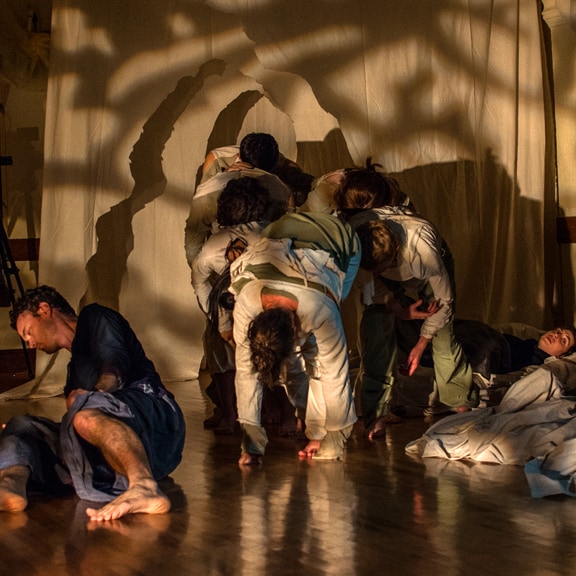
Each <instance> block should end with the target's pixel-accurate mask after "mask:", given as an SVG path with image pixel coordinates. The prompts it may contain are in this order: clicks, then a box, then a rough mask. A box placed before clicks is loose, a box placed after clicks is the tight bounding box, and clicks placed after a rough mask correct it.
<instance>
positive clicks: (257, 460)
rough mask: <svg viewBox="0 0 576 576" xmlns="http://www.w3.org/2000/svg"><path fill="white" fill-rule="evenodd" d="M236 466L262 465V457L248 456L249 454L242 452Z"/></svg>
mask: <svg viewBox="0 0 576 576" xmlns="http://www.w3.org/2000/svg"><path fill="white" fill-rule="evenodd" d="M238 464H240V465H241V466H256V465H258V464H262V455H261V454H250V453H249V452H244V453H243V454H242V455H241V456H240V459H239V460H238Z"/></svg>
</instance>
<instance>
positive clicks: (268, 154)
mask: <svg viewBox="0 0 576 576" xmlns="http://www.w3.org/2000/svg"><path fill="white" fill-rule="evenodd" d="M279 154H280V152H279V150H278V142H276V140H275V138H274V136H272V135H270V134H266V133H265V132H252V133H251V134H247V135H246V136H244V138H242V141H241V142H240V158H241V160H242V162H248V163H249V164H252V166H254V167H255V168H260V170H265V171H266V172H270V171H271V170H272V168H274V166H276V163H277V162H278V156H279Z"/></svg>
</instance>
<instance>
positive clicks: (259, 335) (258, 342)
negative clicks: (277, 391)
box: [248, 308, 295, 387]
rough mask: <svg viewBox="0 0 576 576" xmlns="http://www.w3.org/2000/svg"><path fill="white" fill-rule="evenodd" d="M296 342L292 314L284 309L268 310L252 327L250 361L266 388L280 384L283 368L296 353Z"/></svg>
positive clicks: (257, 317) (249, 333) (254, 321)
mask: <svg viewBox="0 0 576 576" xmlns="http://www.w3.org/2000/svg"><path fill="white" fill-rule="evenodd" d="M294 339H295V337H294V324H293V321H292V312H290V311H289V310H286V309H284V308H272V309H270V310H264V312H261V313H260V314H258V316H256V317H255V318H254V320H252V322H251V323H250V326H249V327H248V340H249V341H250V353H251V356H250V358H251V360H252V365H253V366H254V369H255V370H256V372H257V374H258V376H259V378H260V382H261V383H262V384H263V385H264V386H269V387H272V386H274V385H275V384H276V382H278V379H279V378H280V372H281V370H282V365H283V364H284V362H285V361H286V360H287V359H288V358H289V357H290V354H292V351H293V350H294Z"/></svg>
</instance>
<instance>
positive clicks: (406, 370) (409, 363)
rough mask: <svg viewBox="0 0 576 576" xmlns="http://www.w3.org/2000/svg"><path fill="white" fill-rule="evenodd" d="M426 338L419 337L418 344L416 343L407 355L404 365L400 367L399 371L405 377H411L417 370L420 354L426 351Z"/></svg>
mask: <svg viewBox="0 0 576 576" xmlns="http://www.w3.org/2000/svg"><path fill="white" fill-rule="evenodd" d="M428 342H429V340H428V338H425V337H424V336H420V338H419V339H418V342H416V346H414V348H412V350H410V353H409V354H408V358H407V359H406V363H405V364H404V365H403V366H401V367H400V371H401V372H402V373H403V374H406V375H407V376H412V374H414V372H415V371H416V368H418V365H419V364H420V359H421V358H422V354H424V350H426V346H428Z"/></svg>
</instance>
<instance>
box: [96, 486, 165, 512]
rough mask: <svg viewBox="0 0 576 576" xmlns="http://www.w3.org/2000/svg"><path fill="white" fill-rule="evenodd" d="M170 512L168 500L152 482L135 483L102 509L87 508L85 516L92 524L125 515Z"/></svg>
mask: <svg viewBox="0 0 576 576" xmlns="http://www.w3.org/2000/svg"><path fill="white" fill-rule="evenodd" d="M169 510H170V500H169V499H168V497H167V496H166V495H164V494H163V493H162V492H161V491H160V488H158V485H157V484H156V482H155V481H154V480H142V481H140V482H136V483H135V484H133V485H132V486H130V487H129V488H128V490H126V492H124V493H123V494H120V496H118V498H116V499H114V500H112V502H109V503H108V504H106V505H104V506H102V508H99V509H94V508H87V509H86V514H88V516H89V517H90V520H92V521H94V522H104V521H106V520H117V519H118V518H121V517H122V516H126V515H127V514H164V513H166V512H168V511H169Z"/></svg>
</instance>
